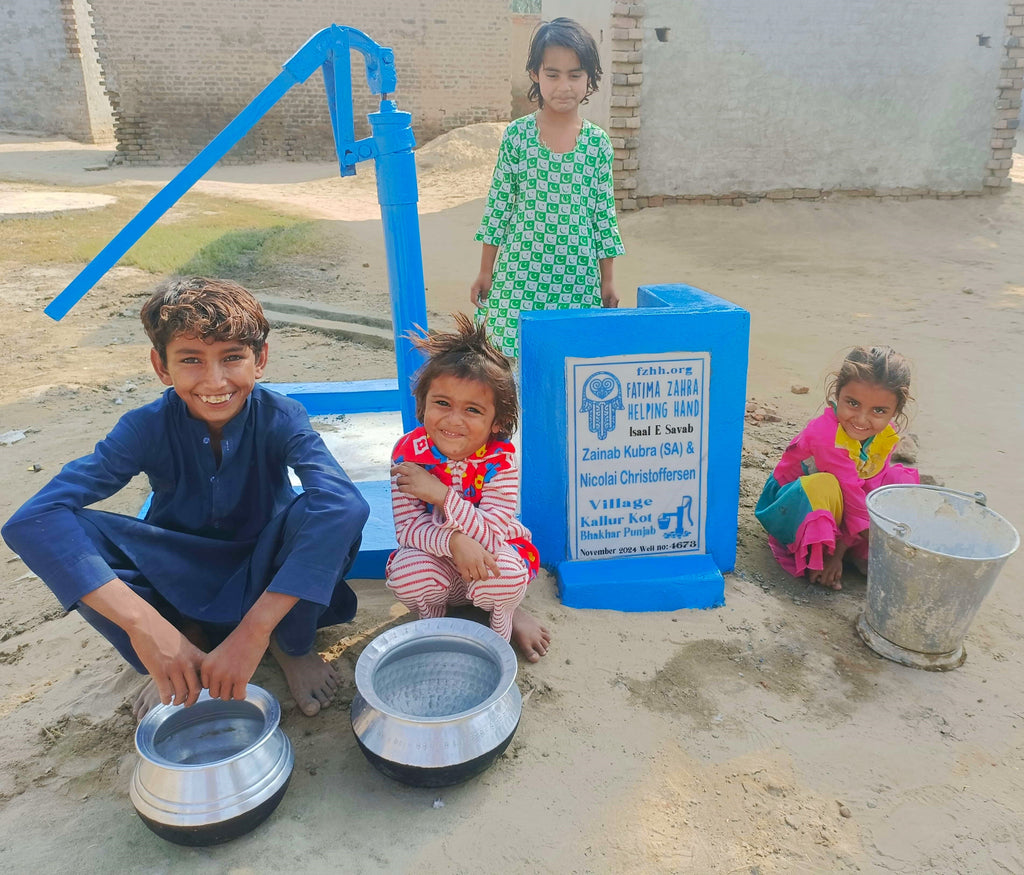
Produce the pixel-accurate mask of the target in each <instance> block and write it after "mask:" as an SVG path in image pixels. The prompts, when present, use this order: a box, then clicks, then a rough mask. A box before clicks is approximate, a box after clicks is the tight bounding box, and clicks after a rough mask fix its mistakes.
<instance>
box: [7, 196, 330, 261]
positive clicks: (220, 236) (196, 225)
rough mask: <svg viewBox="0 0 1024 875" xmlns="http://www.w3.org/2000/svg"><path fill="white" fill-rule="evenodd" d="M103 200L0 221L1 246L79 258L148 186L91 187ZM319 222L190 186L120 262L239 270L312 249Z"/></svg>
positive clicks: (50, 257) (141, 199) (141, 201)
mask: <svg viewBox="0 0 1024 875" xmlns="http://www.w3.org/2000/svg"><path fill="white" fill-rule="evenodd" d="M94 190H95V191H101V192H102V193H104V194H113V195H115V196H116V197H117V198H118V200H117V202H116V203H114V204H111V205H110V206H107V207H101V208H98V209H94V210H81V211H74V212H67V213H56V214H48V215H39V216H29V217H26V218H20V219H11V220H8V221H4V222H0V251H3V252H5V253H9V255H10V256H12V257H14V258H16V259H18V260H19V261H22V262H24V263H29V264H32V263H34V264H53V263H60V264H68V263H80V264H85V263H86V262H88V261H90V260H91V259H92V258H93V257H94V256H95V255H96V254H97V253H98V252H100V250H102V249H103V247H104V246H106V245H107V243H108V242H109V241H110V240H112V239H113V238H114V236H115V235H116V234H117V233H118V232H119V231H120V230H121V229H122V228H123V227H124V226H125V225H127V224H128V222H129V221H130V220H131V219H132V218H133V217H134V216H135V214H136V213H138V211H139V210H141V209H142V207H143V206H145V204H146V202H147V201H148V200H149V198H151V197H152V196H153V195H154V194H155V193H156V190H155V189H150V188H139V187H132V188H111V189H94ZM316 227H317V223H315V222H310V221H308V220H306V219H304V218H302V217H299V216H294V215H289V214H287V213H284V212H281V211H278V210H274V209H270V208H268V207H266V206H263V205H259V204H250V203H244V202H239V201H231V200H224V199H220V198H214V197H209V196H207V195H201V194H195V193H190V194H188V195H186V196H185V197H184V198H182V199H181V200H180V201H179V202H178V203H177V204H176V205H175V206H174V207H173V208H172V209H171V210H170V211H168V212H167V213H166V214H164V216H162V217H161V218H160V219H159V220H158V221H157V222H156V224H155V225H153V227H151V228H150V229H149V230H148V231H147V232H146V233H145V234H144V235H143V236H142V237H141V238H140V239H139V240H138V242H137V243H136V244H135V245H134V246H132V248H131V249H129V250H128V252H127V253H126V254H125V255H124V256H123V257H122V258H121V260H120V261H119V262H118V263H119V264H122V265H131V266H133V267H137V268H140V269H141V270H145V271H149V272H150V273H154V274H160V275H166V274H175V273H207V274H212V275H216V276H235V277H238V276H241V275H244V274H245V273H248V272H250V271H251V270H253V269H255V268H258V267H260V266H262V265H263V264H266V263H270V262H271V261H273V260H276V259H279V258H282V257H285V256H288V255H295V254H303V253H311V252H316V251H317V250H318V249H319V247H320V246H321V244H322V240H321V237H320V234H318V233H316Z"/></svg>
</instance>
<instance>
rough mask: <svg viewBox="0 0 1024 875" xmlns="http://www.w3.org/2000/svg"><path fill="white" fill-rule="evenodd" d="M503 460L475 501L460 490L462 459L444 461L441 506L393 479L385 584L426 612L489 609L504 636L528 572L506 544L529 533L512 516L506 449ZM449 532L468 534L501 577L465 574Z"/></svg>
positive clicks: (513, 477)
mask: <svg viewBox="0 0 1024 875" xmlns="http://www.w3.org/2000/svg"><path fill="white" fill-rule="evenodd" d="M399 443H400V444H401V442H399ZM506 446H507V445H506ZM502 462H503V465H504V467H503V468H502V470H497V471H496V472H495V473H493V474H491V475H489V476H488V478H487V479H486V480H484V481H483V482H482V483H481V482H477V483H476V484H475V487H476V488H475V490H473V491H474V492H475V493H476V495H477V496H478V497H479V502H478V503H475V504H474V503H473V502H472V501H470V500H468V499H467V498H465V497H464V496H463V494H462V493H463V489H462V483H463V478H464V477H465V475H466V468H467V465H466V462H465V461H442V462H441V465H443V466H445V473H446V474H447V475H450V477H451V486H449V487H448V493H447V495H446V496H445V500H444V505H443V506H442V507H431V506H430V505H428V504H426V503H425V502H423V501H421V500H419V499H417V498H414V497H413V496H411V495H405V494H403V493H402V492H399V491H398V489H397V487H396V485H395V482H394V480H392V483H391V503H392V510H393V511H394V516H395V535H396V537H397V540H398V550H396V551H395V552H394V553H392V554H391V558H390V559H389V560H388V566H387V581H386V583H387V586H388V588H389V589H390V590H391V591H392V592H394V594H395V595H396V596H397V597H398V600H399V601H401V602H402V604H404V605H405V606H406V607H407V608H409V610H411V611H414V612H416V613H417V614H418V615H419V617H420V618H424V619H425V618H429V617H442V616H444V614H445V612H446V610H447V607H448V605H458V604H467V603H472V604H474V605H476V606H477V607H479V608H482V609H483V610H485V611H488V612H489V613H490V615H491V628H492V629H493V630H494V631H495V632H497V633H498V634H499V635H501V636H502V637H503V638H504V639H505V640H506V641H507V640H509V638H510V637H511V634H512V615H513V614H514V613H515V610H516V608H517V607H518V606H519V603H520V602H521V601H522V600H523V597H524V596H525V595H526V588H527V585H528V584H529V582H530V579H531V577H532V576H533V572H532V571H531V569H530V567H529V566H528V565H527V563H526V562H524V560H523V557H522V555H521V554H520V553H519V552H518V551H517V549H516V548H515V547H513V546H511V545H510V544H509V543H508V542H509V541H511V540H514V539H523V538H525V539H527V540H528V539H529V538H530V532H529V530H528V529H527V528H526V527H525V526H523V524H522V523H521V522H519V520H518V519H517V518H516V515H515V511H516V502H517V497H518V492H519V470H518V469H517V468H516V467H515V466H514V464H511V462H512V460H511V454H510V453H503V454H502ZM495 467H502V466H495ZM428 470H430V469H429V468H428ZM439 479H440V478H439ZM454 532H462V533H463V534H465V535H468V536H469V537H470V538H473V539H474V540H475V541H476V542H477V543H479V544H481V545H482V546H483V548H484V549H485V550H487V551H488V552H489V553H490V554H491V555H492V556H494V557H495V560H496V561H497V563H498V568H499V569H500V576H499V577H496V578H490V579H488V580H478V581H467V580H463V579H462V578H461V577H460V575H459V573H458V571H457V570H456V568H455V564H454V562H453V561H452V559H451V546H450V545H451V538H452V534H453V533H454ZM531 549H533V548H531ZM535 556H536V554H535V552H534V557H535Z"/></svg>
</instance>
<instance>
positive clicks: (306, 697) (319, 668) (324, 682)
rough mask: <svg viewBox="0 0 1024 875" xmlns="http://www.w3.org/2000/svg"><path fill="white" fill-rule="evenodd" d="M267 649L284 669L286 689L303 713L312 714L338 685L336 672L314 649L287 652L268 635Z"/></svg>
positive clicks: (318, 711) (332, 695)
mask: <svg viewBox="0 0 1024 875" xmlns="http://www.w3.org/2000/svg"><path fill="white" fill-rule="evenodd" d="M270 652H271V653H272V654H274V659H276V660H277V663H278V665H280V666H281V670H282V671H283V672H284V677H285V680H286V681H288V689H289V690H291V694H292V696H294V697H295V701H296V703H297V704H298V706H299V708H300V709H301V711H302V713H303V714H305V715H306V716H307V717H314V716H316V715H317V714H319V713H320V709H321V708H323V707H325V706H326V705H328V704H329V703H330V701H331V699H333V698H334V693H335V691H336V690H337V689H338V675H337V673H336V672H335V671H334V669H333V668H332V667H331V665H330V663H328V662H325V661H324V658H323V657H322V656H321V655H320V654H319V653H317V652H316V651H315V650H310V651H309V653H306V654H304V655H303V656H289V655H288V654H287V653H285V652H284V651H283V650H282V649H281V648H280V647H279V646H278V644H277V641H276V640H274V636H273V635H271V636H270Z"/></svg>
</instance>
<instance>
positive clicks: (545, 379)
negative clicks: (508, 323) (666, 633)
mask: <svg viewBox="0 0 1024 875" xmlns="http://www.w3.org/2000/svg"><path fill="white" fill-rule="evenodd" d="M637 303H638V307H637V309H635V310H556V311H536V312H524V313H523V314H522V321H521V328H520V331H521V337H520V348H521V350H522V358H521V360H520V367H521V377H522V386H523V427H522V435H523V437H522V468H523V496H524V500H523V522H524V523H525V524H526V526H527V527H528V528H529V529H530V530H531V531H532V532H533V536H534V538H533V539H534V543H535V544H536V545H537V547H538V549H539V551H540V555H541V561H542V562H543V563H544V564H545V565H546V566H548V567H549V568H552V569H553V570H554V572H555V574H556V577H557V581H558V592H559V596H560V597H561V599H562V602H563V603H564V604H566V605H569V606H571V607H578V608H606V609H614V610H620V611H665V610H676V609H678V608H709V607H715V606H719V605H722V604H724V603H725V581H724V579H723V577H722V573H723V572H726V571H731V570H732V569H733V567H734V566H735V564H736V532H737V512H738V508H739V474H740V455H741V449H742V443H743V417H744V412H745V402H746V375H747V349H748V345H749V339H750V314H749V313H747V311H746V310H743V309H742V308H740V307H737V306H736V305H734V304H731V303H730V302H728V301H725V300H723V299H721V298H718V297H716V296H715V295H712V294H709V293H708V292H705V291H702V290H701V289H697V288H694V287H693V286H687V285H678V284H669V285H652V286H642V287H641V288H640V289H639V292H638V295H637ZM681 351H682V352H693V353H699V352H707V353H709V354H710V360H711V365H710V380H709V384H708V402H709V410H708V440H707V444H706V453H707V501H706V523H705V543H706V545H707V550H706V552H705V553H702V554H685V555H680V554H669V555H661V556H656V555H643V556H630V557H614V558H607V559H575V560H574V559H572V558H571V555H570V541H569V538H570V532H569V524H570V521H569V490H570V485H571V484H570V483H569V467H568V459H569V455H568V454H569V453H570V452H571V451H572V448H570V447H568V445H567V436H568V424H567V420H566V417H567V409H566V398H567V391H568V385H567V380H566V365H565V360H566V359H567V358H590V359H600V358H607V357H612V356H621V355H636V356H637V357H639V358H642V357H643V356H645V355H652V354H656V353H671V352H681Z"/></svg>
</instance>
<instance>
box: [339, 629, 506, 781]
mask: <svg viewBox="0 0 1024 875" xmlns="http://www.w3.org/2000/svg"><path fill="white" fill-rule="evenodd" d="M516 668H517V665H516V655H515V653H514V651H513V650H512V648H511V647H510V646H509V644H508V642H507V641H505V640H504V639H503V638H502V637H501V636H500V635H498V634H496V633H495V632H493V631H492V630H490V629H488V628H487V627H486V626H481V625H480V624H479V623H474V622H471V621H469V620H459V619H454V618H450V617H443V618H441V619H436V620H416V621H414V622H412V623H406V624H405V625H402V626H398V627H396V628H394V629H389V630H388V631H387V632H384V633H383V634H381V635H379V636H377V637H376V638H375V639H374V640H373V641H371V642H370V643H369V644H368V645H367V646H366V649H365V650H364V651H363V652H362V653H361V654H360V656H359V659H358V661H357V662H356V688H357V690H358V692H357V694H356V696H355V698H354V699H353V700H352V731H353V732H354V733H355V736H356V740H357V741H358V742H359V747H360V748H361V749H362V751H363V753H364V754H365V755H366V758H367V759H368V760H369V761H370V762H371V763H372V764H373V765H374V766H375V767H376V768H377V769H379V770H380V771H381V772H383V773H384V774H385V775H387V776H388V777H389V778H394V779H395V780H398V781H402V782H403V783H406V784H412V785H413V786H417V787H444V786H447V785H449V784H457V783H459V782H460V781H465V780H466V779H467V778H471V777H473V776H474V775H476V774H479V773H480V772H482V771H483V770H484V769H486V768H487V767H488V766H489V765H490V764H491V763H492V762H493V761H494V760H495V759H497V758H498V757H499V756H500V755H501V754H502V752H503V751H504V750H505V748H506V747H508V745H509V742H510V741H512V736H513V735H514V734H515V731H516V727H517V726H518V725H519V717H520V715H521V714H522V710H523V699H522V696H521V695H520V694H519V688H518V687H517V686H516V682H515V681H516Z"/></svg>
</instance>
